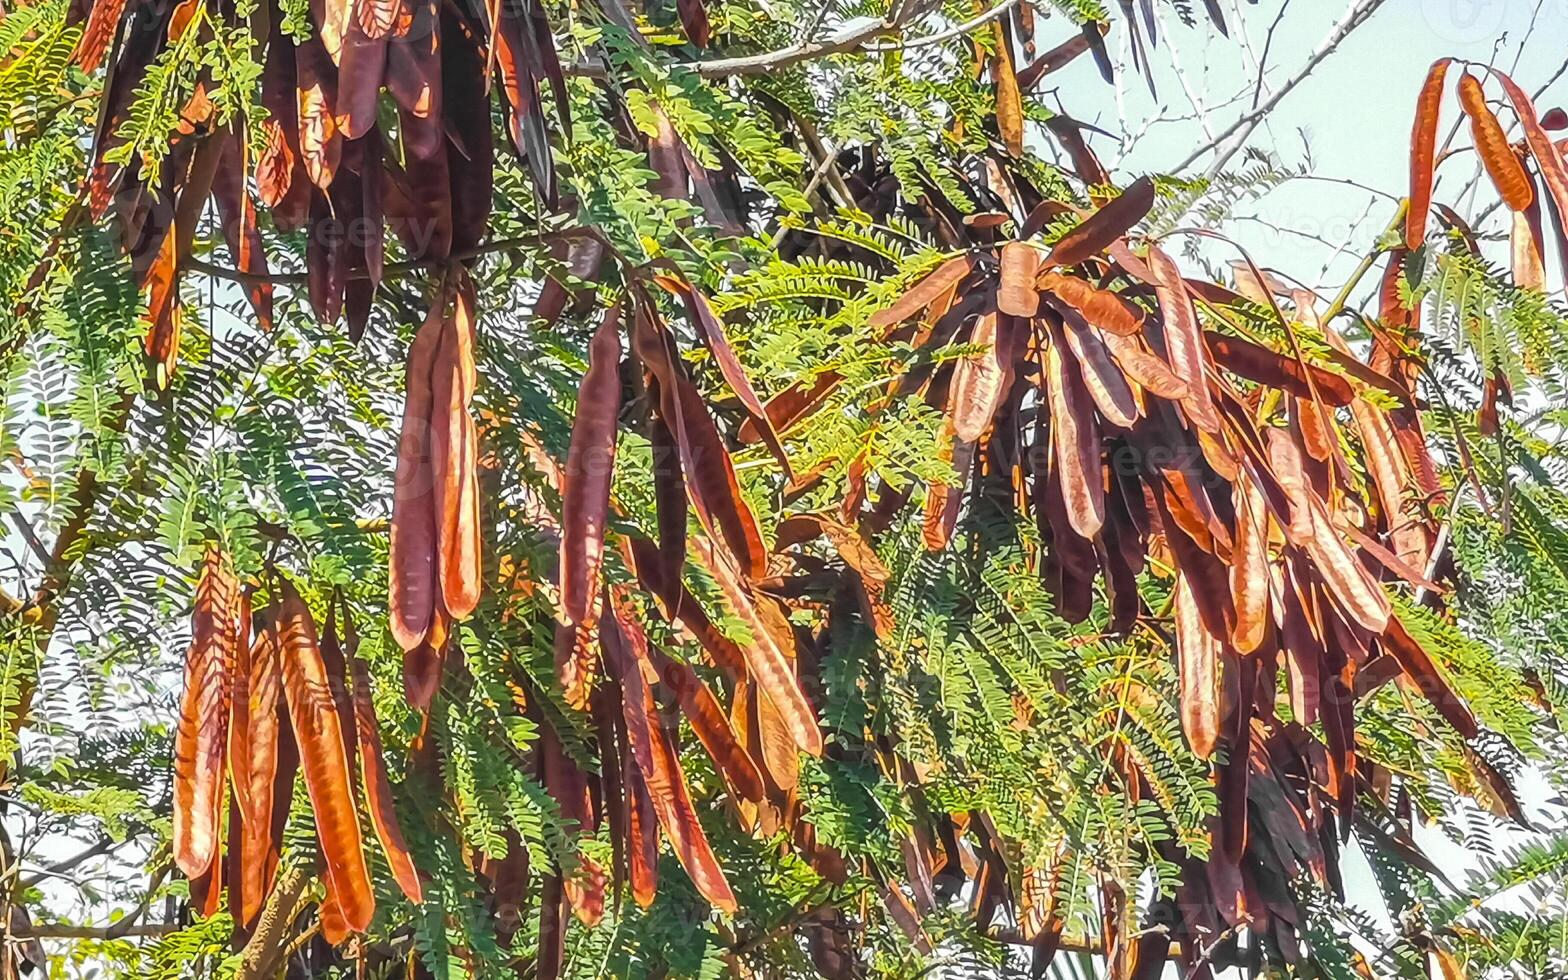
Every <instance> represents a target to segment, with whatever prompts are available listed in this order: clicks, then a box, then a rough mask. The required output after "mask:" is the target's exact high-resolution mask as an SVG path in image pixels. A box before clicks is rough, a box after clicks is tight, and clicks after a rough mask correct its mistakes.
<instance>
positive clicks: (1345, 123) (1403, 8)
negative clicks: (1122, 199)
mask: <svg viewBox="0 0 1568 980" xmlns="http://www.w3.org/2000/svg"><path fill="white" fill-rule="evenodd" d="M1219 2H1220V5H1221V6H1222V8H1224V10H1225V12H1226V20H1227V22H1228V23H1229V24H1230V27H1231V36H1230V37H1229V38H1226V37H1223V36H1221V35H1220V34H1219V33H1218V32H1217V31H1214V30H1211V29H1208V27H1207V21H1206V20H1200V24H1199V26H1198V27H1196V28H1187V27H1184V26H1182V25H1181V24H1180V23H1179V21H1177V20H1176V18H1175V17H1174V15H1173V13H1172V12H1171V9H1170V7H1169V6H1167V5H1166V4H1163V3H1162V4H1159V8H1160V9H1161V10H1162V15H1161V17H1162V20H1163V23H1162V30H1161V35H1160V38H1159V45H1158V47H1157V48H1156V49H1155V51H1154V52H1153V53H1152V55H1151V61H1152V63H1153V65H1154V70H1153V72H1152V76H1153V78H1154V81H1155V88H1156V91H1157V93H1158V96H1157V98H1156V97H1153V96H1151V95H1150V93H1149V90H1148V88H1147V86H1146V84H1145V82H1144V80H1143V79H1142V78H1141V77H1140V76H1138V75H1137V74H1135V73H1133V72H1124V73H1122V74H1121V75H1120V76H1119V83H1118V85H1117V86H1115V87H1114V88H1113V87H1112V86H1110V85H1107V84H1106V83H1105V82H1104V81H1103V80H1102V79H1101V77H1100V75H1099V72H1098V71H1097V70H1096V68H1095V66H1094V64H1093V62H1092V60H1091V59H1090V58H1088V57H1084V58H1080V59H1079V60H1078V61H1076V62H1075V63H1073V64H1072V65H1071V66H1069V67H1068V68H1067V69H1064V70H1063V71H1060V72H1058V73H1055V74H1053V75H1050V76H1047V77H1046V78H1045V79H1043V80H1042V81H1041V82H1040V85H1039V90H1040V91H1042V92H1047V91H1049V90H1051V89H1055V90H1056V91H1055V93H1054V97H1055V98H1057V99H1059V100H1060V105H1061V107H1062V109H1064V110H1065V111H1067V112H1068V113H1069V114H1071V115H1073V116H1074V117H1075V118H1079V119H1081V120H1084V121H1087V122H1092V123H1096V124H1097V125H1099V126H1100V127H1101V128H1103V129H1105V130H1107V131H1108V132H1112V133H1115V132H1120V131H1124V130H1125V131H1130V132H1133V133H1141V136H1140V138H1138V139H1136V140H1135V141H1134V142H1133V144H1132V146H1131V147H1130V148H1122V147H1118V146H1116V144H1115V142H1114V141H1112V140H1109V139H1107V138H1105V137H1101V136H1096V137H1092V140H1091V143H1092V145H1093V146H1094V148H1095V150H1096V152H1097V153H1098V154H1099V155H1100V156H1101V158H1102V160H1104V161H1105V162H1106V163H1107V164H1111V163H1113V162H1114V163H1115V169H1114V171H1113V172H1114V173H1115V175H1116V176H1117V177H1118V179H1119V180H1126V179H1130V178H1131V177H1133V176H1136V175H1137V174H1140V173H1144V172H1159V173H1169V172H1173V171H1175V169H1176V168H1177V167H1178V166H1179V165H1180V164H1181V163H1182V162H1183V161H1184V160H1185V159H1186V158H1187V157H1188V156H1189V155H1190V154H1191V153H1192V151H1193V150H1194V149H1195V148H1197V147H1199V146H1201V145H1203V144H1204V143H1206V142H1208V140H1207V139H1206V137H1205V134H1204V123H1203V122H1202V121H1199V120H1196V119H1193V118H1192V116H1193V115H1194V114H1195V113H1194V109H1193V105H1192V102H1191V101H1189V96H1188V93H1189V92H1190V93H1191V94H1193V95H1195V96H1196V97H1197V100H1198V101H1199V102H1200V103H1202V104H1203V106H1204V107H1205V110H1206V115H1207V116H1208V124H1209V128H1210V130H1211V131H1223V129H1224V128H1225V126H1226V125H1228V124H1229V123H1230V122H1231V121H1232V120H1234V119H1235V118H1237V117H1238V116H1239V115H1241V113H1242V112H1243V111H1244V110H1246V109H1248V108H1250V106H1251V99H1252V93H1253V91H1255V89H1254V88H1253V86H1252V83H1253V81H1254V80H1255V79H1256V77H1257V72H1256V70H1255V69H1254V65H1255V64H1257V63H1258V62H1259V61H1261V62H1262V63H1263V64H1264V66H1265V70H1264V79H1265V86H1264V88H1263V91H1262V93H1261V97H1262V98H1263V99H1265V100H1266V99H1267V98H1268V97H1269V94H1270V92H1271V91H1273V90H1275V89H1276V88H1278V87H1280V86H1283V85H1284V83H1285V82H1286V81H1288V80H1289V79H1290V78H1292V77H1293V76H1295V75H1296V74H1297V72H1298V71H1299V70H1300V69H1301V67H1302V66H1303V64H1304V63H1305V62H1306V61H1307V60H1308V57H1309V56H1310V55H1311V54H1312V52H1313V51H1314V50H1315V49H1317V48H1318V46H1319V45H1320V44H1322V42H1323V41H1324V39H1325V38H1327V37H1328V36H1329V34H1330V32H1331V30H1332V28H1333V27H1334V26H1335V24H1336V23H1337V22H1339V21H1340V19H1341V18H1342V17H1343V16H1344V15H1345V13H1346V11H1347V10H1348V9H1349V8H1350V7H1351V6H1352V3H1351V0H1286V2H1285V3H1284V4H1283V10H1282V4H1281V3H1280V2H1279V0H1264V2H1262V3H1258V4H1251V3H1244V2H1241V0H1219ZM1362 2H1363V3H1364V2H1365V0H1362ZM1191 5H1192V6H1193V7H1194V8H1195V9H1196V10H1197V12H1198V16H1199V17H1200V19H1201V18H1202V17H1203V14H1202V10H1203V7H1202V4H1201V3H1200V2H1198V0H1193V2H1192V4H1191ZM1107 6H1113V5H1111V4H1107ZM1238 10H1239V11H1240V15H1239V16H1238ZM1276 18H1278V26H1277V28H1275V30H1274V31H1273V36H1272V41H1269V40H1268V39H1269V34H1270V26H1271V24H1274V23H1275V21H1276ZM1115 20H1116V26H1115V28H1113V31H1112V34H1111V36H1110V38H1109V44H1110V45H1111V49H1112V53H1113V56H1116V55H1117V54H1118V53H1120V54H1121V56H1122V57H1124V58H1125V50H1126V43H1127V42H1126V31H1125V30H1124V29H1123V28H1124V26H1125V24H1126V21H1125V20H1124V19H1123V18H1121V17H1119V16H1118V17H1116V18H1115ZM1532 23H1533V28H1532ZM1069 31H1070V27H1069V26H1068V25H1067V23H1066V22H1065V20H1063V19H1061V18H1057V19H1055V21H1054V22H1049V21H1048V22H1046V23H1045V24H1044V25H1043V26H1042V28H1041V30H1040V36H1039V37H1040V40H1039V43H1040V45H1041V48H1042V50H1043V49H1045V48H1047V47H1049V45H1050V44H1052V43H1055V41H1056V40H1058V39H1060V38H1065V37H1067V36H1068V35H1069ZM1564 38H1568V0H1384V2H1383V3H1382V4H1381V6H1379V7H1378V8H1377V9H1376V11H1375V12H1374V13H1373V14H1372V15H1371V16H1370V18H1369V19H1368V20H1367V21H1366V22H1365V23H1364V24H1362V25H1361V26H1360V27H1359V28H1357V29H1356V30H1355V31H1353V32H1352V33H1351V34H1350V35H1349V36H1348V38H1347V39H1346V40H1345V41H1344V42H1343V43H1342V44H1341V45H1340V46H1339V47H1338V48H1337V49H1336V50H1335V51H1334V52H1333V53H1332V54H1330V55H1329V56H1327V57H1326V58H1325V59H1324V60H1323V61H1322V62H1321V63H1319V64H1318V65H1317V67H1316V68H1315V69H1314V70H1313V71H1312V72H1311V73H1310V74H1309V75H1307V76H1306V78H1305V79H1304V80H1303V81H1302V82H1301V83H1300V84H1299V85H1297V86H1295V87H1294V88H1291V89H1290V90H1289V91H1288V92H1287V94H1286V95H1285V96H1284V97H1283V98H1282V100H1281V101H1280V103H1279V104H1278V106H1277V107H1276V108H1275V109H1274V110H1273V111H1272V112H1270V113H1269V114H1268V117H1267V118H1268V123H1267V125H1266V126H1265V127H1262V128H1259V129H1258V130H1257V131H1256V132H1254V133H1253V135H1252V138H1251V140H1250V141H1249V145H1251V146H1256V147H1259V148H1262V149H1265V150H1269V151H1271V152H1273V153H1275V154H1277V156H1278V158H1279V162H1280V163H1281V164H1282V165H1283V166H1285V167H1289V168H1297V169H1300V168H1305V169H1306V170H1307V172H1308V173H1310V174H1311V175H1312V178H1311V179H1299V180H1292V181H1289V182H1287V183H1285V184H1284V185H1283V186H1281V187H1279V188H1277V189H1275V190H1274V191H1272V192H1271V193H1269V194H1268V195H1267V196H1266V197H1265V198H1263V199H1262V200H1261V201H1257V202H1254V203H1252V204H1250V205H1248V206H1246V207H1243V208H1240V209H1239V212H1240V214H1242V215H1244V216H1245V217H1243V218H1242V219H1241V220H1238V221H1236V222H1234V223H1233V224H1232V226H1231V227H1230V228H1229V229H1228V231H1229V232H1230V233H1232V234H1234V236H1235V237H1236V238H1237V239H1238V241H1240V242H1241V243H1242V244H1243V245H1245V246H1246V247H1247V248H1248V249H1249V250H1254V249H1255V250H1256V252H1257V255H1258V257H1259V259H1260V262H1261V263H1264V264H1268V265H1270V266H1272V267H1274V268H1277V269H1279V270H1280V271H1282V272H1286V273H1289V274H1290V275H1292V276H1295V277H1296V278H1298V279H1301V280H1303V281H1305V282H1306V283H1308V284H1309V285H1323V284H1327V285H1330V286H1332V287H1333V288H1337V287H1338V286H1339V285H1340V283H1341V282H1342V281H1343V280H1344V278H1345V276H1346V275H1347V274H1348V272H1349V270H1350V269H1351V268H1352V267H1353V266H1354V264H1355V261H1356V259H1357V257H1358V255H1359V253H1360V252H1361V251H1362V250H1363V249H1364V248H1365V247H1366V246H1367V245H1368V244H1370V243H1371V242H1372V241H1373V240H1374V239H1375V238H1376V236H1377V234H1378V233H1379V232H1380V231H1381V230H1382V229H1383V227H1384V226H1385V225H1386V224H1387V223H1388V221H1389V219H1390V217H1391V216H1392V214H1393V209H1394V207H1395V202H1394V201H1393V200H1390V199H1388V198H1384V197H1380V196H1378V195H1376V194H1373V193H1369V192H1367V191H1364V190H1360V189H1357V188H1355V187H1351V186H1348V185H1346V184H1337V183H1333V182H1332V181H1339V180H1354V181H1357V182H1360V183H1363V184H1366V185H1368V186H1370V187H1372V188H1375V189H1377V190H1380V191H1384V192H1386V193H1390V194H1393V195H1395V196H1396V197H1397V196H1402V195H1403V194H1404V193H1405V190H1406V188H1407V187H1408V183H1409V177H1408V169H1407V168H1408V150H1409V142H1410V124H1411V117H1412V113H1413V110H1414V106H1415V102H1416V95H1417V93H1418V91H1419V90H1420V87H1421V83H1422V80H1423V79H1424V78H1425V76H1426V73H1427V69H1428V68H1429V67H1430V65H1431V63H1432V62H1433V61H1434V60H1436V59H1437V58H1440V57H1444V56H1448V57H1455V58H1463V59H1469V60H1472V61H1476V62H1483V63H1486V62H1490V63H1492V64H1494V65H1495V66H1496V67H1498V68H1501V69H1503V70H1505V71H1508V72H1509V73H1510V74H1511V75H1512V76H1513V77H1514V78H1515V80H1516V81H1518V82H1519V84H1520V85H1521V86H1522V87H1523V88H1524V89H1525V90H1526V91H1528V92H1531V93H1534V92H1535V91H1536V90H1537V89H1538V88H1540V87H1541V86H1542V85H1543V84H1544V83H1545V82H1546V81H1547V80H1548V79H1549V78H1550V77H1551V76H1552V75H1553V74H1554V73H1556V72H1557V71H1559V70H1560V69H1561V67H1562V66H1563V64H1564V62H1565V60H1568V46H1565V45H1564V44H1563V43H1562V42H1563V39H1564ZM1521 42H1523V43H1521ZM1521 49H1522V50H1521ZM1173 66H1179V68H1180V71H1179V72H1178V70H1177V69H1176V67H1173ZM1455 71H1457V69H1455ZM1454 80H1455V76H1454V74H1451V75H1450V78H1449V85H1450V93H1449V95H1448V96H1447V98H1446V100H1445V103H1444V107H1443V115H1442V123H1441V126H1440V130H1439V132H1440V134H1443V135H1446V134H1447V132H1448V130H1449V128H1450V127H1451V126H1452V124H1453V123H1454V122H1455V121H1456V120H1457V119H1458V118H1459V116H1460V113H1459V109H1458V105H1457V100H1456V99H1455V98H1454V96H1453V95H1452V86H1453V84H1454ZM1498 91H1499V90H1498V89H1497V87H1496V85H1495V83H1494V84H1493V85H1492V86H1491V87H1490V89H1489V94H1491V95H1494V96H1495V95H1497V94H1498ZM1238 94H1241V95H1242V96H1243V101H1242V102H1240V103H1236V104H1233V105H1226V104H1225V103H1226V102H1227V101H1228V100H1229V99H1231V98H1233V97H1234V96H1236V95H1238ZM1554 97H1555V99H1554ZM1557 104H1564V105H1568V78H1563V79H1559V80H1558V81H1556V82H1555V83H1554V84H1553V85H1552V86H1551V87H1550V88H1548V89H1547V91H1546V93H1545V95H1544V96H1543V98H1542V99H1541V100H1540V101H1539V102H1538V105H1539V107H1540V108H1541V109H1542V110H1543V111H1544V109H1546V108H1548V107H1550V106H1552V105H1557ZM1502 115H1503V118H1504V119H1505V121H1506V120H1507V118H1508V117H1507V114H1502ZM1466 140H1467V136H1466V135H1464V134H1461V136H1460V141H1461V142H1464V141H1466ZM1212 158H1213V156H1212V154H1209V155H1207V156H1205V157H1202V158H1200V159H1199V161H1198V162H1197V164H1196V165H1195V166H1194V167H1192V168H1189V169H1188V170H1186V171H1182V172H1183V173H1185V174H1189V175H1192V174H1201V173H1202V172H1203V168H1204V166H1205V165H1206V164H1207V163H1208V162H1209V161H1210V160H1212ZM1241 162H1242V161H1241V158H1240V156H1239V155H1238V156H1237V157H1236V158H1234V159H1232V160H1231V162H1230V165H1231V167H1232V168H1234V167H1236V166H1237V165H1239V164H1240V163H1241ZM1475 166H1476V165H1475V162H1474V157H1473V156H1470V155H1468V154H1467V155H1462V156H1458V157H1455V158H1453V159H1452V160H1450V161H1449V162H1448V163H1447V164H1446V165H1445V166H1444V167H1443V168H1442V170H1441V171H1440V173H1439V182H1438V191H1437V200H1439V201H1445V202H1447V203H1454V202H1455V200H1456V198H1455V195H1456V193H1457V191H1458V190H1459V189H1460V188H1462V187H1463V186H1464V185H1465V184H1466V183H1467V182H1469V181H1470V180H1471V178H1472V177H1473V176H1474V175H1475ZM1479 193H1480V194H1481V195H1482V198H1481V200H1482V202H1483V203H1484V202H1485V201H1486V200H1489V197H1488V196H1487V195H1490V193H1491V192H1490V188H1489V187H1488V186H1486V185H1485V183H1484V181H1483V182H1482V183H1481V185H1480V187H1479ZM1445 194H1446V195H1447V196H1445ZM1456 209H1457V210H1459V211H1460V213H1462V214H1463V213H1466V212H1467V209H1466V208H1464V207H1457V208H1456ZM1491 227H1492V228H1493V229H1494V230H1500V229H1502V227H1503V226H1502V225H1501V224H1499V223H1498V220H1497V216H1495V215H1494V218H1493V221H1492V223H1491ZM1280 229H1293V231H1289V232H1287V231H1282V230H1280ZM1478 230H1480V229H1478ZM1307 234H1310V235H1314V236H1318V237H1319V238H1322V239H1326V240H1327V241H1329V242H1332V243H1334V244H1333V246H1332V247H1331V246H1330V245H1326V244H1324V243H1323V242H1322V241H1318V240H1314V239H1312V238H1308V237H1305V235H1307ZM1338 246H1345V249H1346V251H1345V252H1344V253H1343V254H1338V255H1337V256H1336V247H1338ZM1232 257H1234V256H1225V257H1224V258H1225V259H1228V258H1232ZM1330 259H1332V260H1333V261H1332V262H1329V260H1330ZM1326 262H1328V264H1329V268H1328V270H1327V273H1326V274H1325V273H1324V272H1323V267H1324V265H1325V263H1326Z"/></svg>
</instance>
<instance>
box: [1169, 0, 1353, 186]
mask: <svg viewBox="0 0 1568 980" xmlns="http://www.w3.org/2000/svg"><path fill="white" fill-rule="evenodd" d="M1381 6H1383V0H1354V2H1353V3H1351V5H1350V7H1349V9H1347V10H1346V11H1345V15H1344V16H1343V17H1341V18H1340V19H1339V22H1338V23H1337V24H1335V25H1334V28H1333V30H1331V31H1329V34H1328V36H1327V37H1325V38H1324V39H1323V41H1322V43H1321V44H1319V45H1318V46H1317V49H1316V50H1314V51H1313V52H1312V55H1311V56H1310V57H1308V58H1307V62H1306V64H1304V65H1302V66H1301V68H1300V70H1299V71H1297V72H1296V74H1295V75H1293V76H1291V78H1290V79H1289V80H1288V81H1287V82H1285V84H1283V85H1281V86H1280V87H1279V89H1278V90H1277V91H1275V93H1274V94H1273V95H1271V96H1269V97H1268V98H1267V99H1265V100H1264V101H1263V104H1262V105H1260V106H1258V107H1257V108H1256V109H1253V110H1252V111H1251V112H1248V113H1246V114H1244V115H1242V116H1241V117H1239V118H1238V119H1237V120H1236V121H1235V122H1233V123H1231V124H1230V125H1229V126H1227V127H1225V129H1224V130H1223V131H1222V132H1221V133H1220V134H1219V135H1218V136H1216V137H1215V138H1214V139H1212V140H1209V141H1208V142H1207V143H1204V144H1203V145H1202V146H1200V147H1198V148H1197V149H1196V150H1193V151H1192V152H1191V153H1190V154H1188V155H1187V158H1186V159H1185V160H1183V161H1182V162H1181V163H1179V164H1177V165H1176V166H1175V167H1173V168H1172V172H1173V173H1174V172H1179V171H1182V170H1186V169H1187V168H1188V167H1190V166H1192V165H1193V164H1194V163H1196V162H1197V161H1198V159H1199V158H1200V157H1202V156H1203V155H1204V154H1205V153H1209V152H1210V151H1218V153H1217V155H1216V156H1215V158H1214V161H1213V162H1212V163H1210V164H1209V168H1208V172H1209V173H1210V174H1211V175H1212V174H1215V173H1217V172H1219V170H1220V169H1221V168H1223V167H1224V166H1225V164H1226V163H1227V162H1228V161H1229V160H1230V158H1231V157H1232V156H1235V154H1236V151H1237V150H1240V149H1241V148H1242V146H1243V145H1244V144H1245V143H1246V142H1247V137H1249V136H1251V135H1252V131H1253V130H1255V129H1257V128H1258V124H1259V123H1260V122H1262V121H1263V119H1264V117H1265V116H1267V115H1268V114H1269V113H1270V112H1272V111H1274V107H1275V106H1277V105H1279V104H1280V102H1281V101H1282V100H1283V99H1284V98H1285V96H1287V95H1289V94H1290V92H1291V90H1293V89H1294V88H1295V87H1296V86H1298V85H1300V84H1301V83H1302V82H1303V81H1305V80H1306V78H1307V76H1308V75H1311V74H1312V72H1313V70H1314V69H1316V68H1317V66H1318V65H1320V64H1322V63H1323V61H1324V60H1325V59H1327V58H1328V56H1329V55H1331V54H1333V53H1334V52H1335V51H1336V50H1337V49H1338V48H1339V46H1340V44H1342V43H1343V42H1344V40H1345V38H1347V37H1349V36H1350V35H1351V33H1352V32H1353V31H1355V29H1356V28H1358V27H1360V26H1361V25H1362V24H1365V23H1366V22H1367V19H1368V18H1370V17H1371V16H1372V15H1373V14H1374V13H1376V12H1377V9H1378V8H1379V7H1381Z"/></svg>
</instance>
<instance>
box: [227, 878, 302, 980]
mask: <svg viewBox="0 0 1568 980" xmlns="http://www.w3.org/2000/svg"><path fill="white" fill-rule="evenodd" d="M307 880H308V879H306V877H305V873H304V872H303V871H301V870H300V869H299V868H297V867H289V868H286V869H285V870H284V871H283V872H282V873H281V874H280V875H279V876H278V880H277V883H276V884H274V885H273V886H272V894H271V895H269V896H268V897H267V904H266V905H265V906H263V907H262V910H261V917H260V918H259V919H257V920H256V931H255V933H253V934H252V935H251V937H250V942H248V943H246V944H245V952H244V954H243V955H242V957H241V959H240V966H239V969H238V970H237V971H235V974H234V978H235V980H263V978H264V977H270V976H273V975H274V974H275V973H276V972H277V969H278V965H279V964H280V963H281V962H282V959H283V954H284V943H285V940H286V939H287V938H288V937H287V933H288V929H289V925H290V924H291V923H293V921H294V919H295V917H296V916H298V915H299V913H300V910H301V909H302V908H303V907H304V897H305V885H306V883H307Z"/></svg>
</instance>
